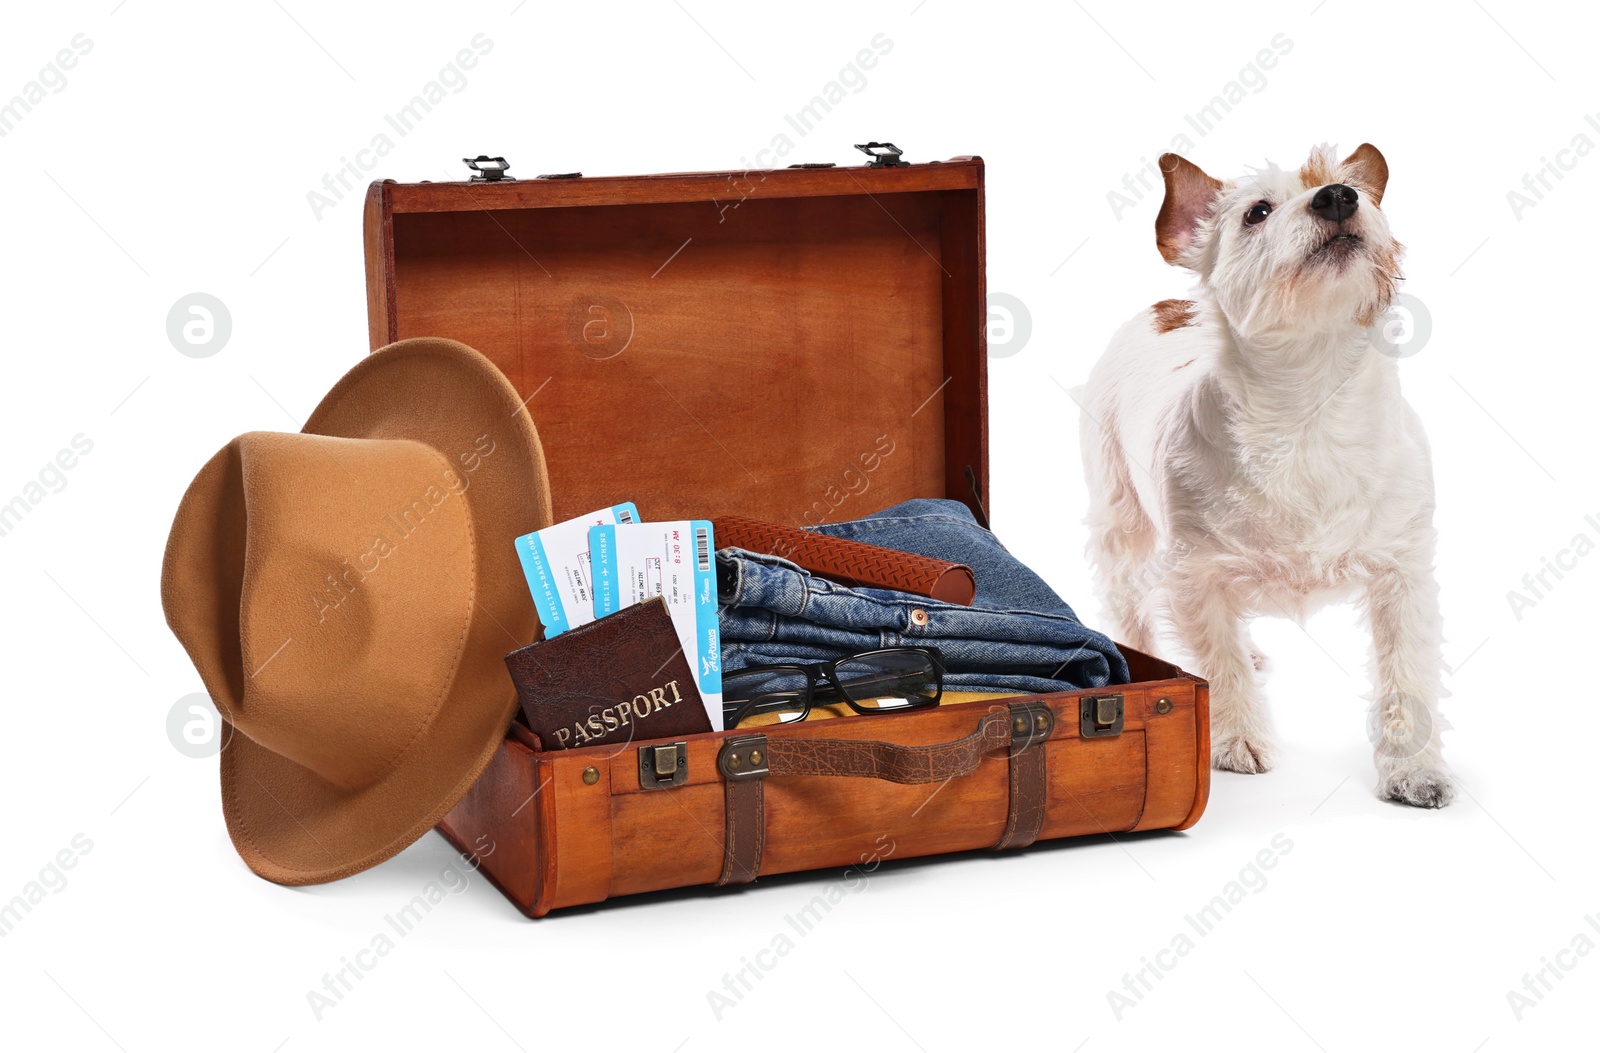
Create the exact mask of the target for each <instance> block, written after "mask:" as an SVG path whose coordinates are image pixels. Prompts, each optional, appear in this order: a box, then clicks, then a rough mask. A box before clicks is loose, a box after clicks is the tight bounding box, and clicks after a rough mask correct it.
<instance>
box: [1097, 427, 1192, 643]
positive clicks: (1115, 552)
mask: <svg viewBox="0 0 1600 1053" xmlns="http://www.w3.org/2000/svg"><path fill="white" fill-rule="evenodd" d="M1083 437H1084V471H1085V474H1086V475H1087V476H1088V482H1089V517H1088V523H1089V549H1088V552H1089V562H1090V564H1091V565H1092V566H1093V567H1094V574H1095V587H1096V589H1097V590H1098V591H1099V593H1100V598H1101V599H1102V600H1103V601H1104V603H1105V606H1106V615H1107V618H1108V619H1109V621H1110V626H1109V628H1110V629H1111V635H1112V637H1113V638H1114V639H1116V640H1117V641H1118V642H1119V643H1124V644H1127V645H1128V646H1129V647H1132V648H1133V649H1134V650H1136V651H1143V652H1144V653H1145V654H1154V653H1155V642H1156V640H1155V632H1154V629H1153V626H1152V622H1151V616H1150V613H1149V612H1150V607H1151V605H1150V603H1149V602H1148V601H1149V598H1150V597H1151V595H1152V594H1153V593H1154V591H1155V590H1156V588H1157V587H1158V586H1159V585H1160V584H1161V579H1162V578H1163V577H1164V576H1165V575H1166V574H1167V573H1168V572H1169V571H1170V569H1171V568H1169V567H1166V566H1164V565H1163V561H1162V560H1161V558H1160V557H1159V555H1158V554H1157V552H1156V530H1155V526H1154V525H1153V524H1152V523H1151V522H1150V518H1149V516H1147V515H1146V514H1145V511H1144V509H1143V508H1142V507H1141V506H1140V504H1139V495H1138V494H1137V493H1136V492H1135V491H1134V489H1133V486H1132V484H1131V482H1130V480H1129V479H1128V465H1127V461H1126V458H1125V457H1124V456H1123V454H1122V451H1121V450H1120V449H1119V448H1118V447H1117V445H1116V443H1115V441H1114V440H1113V439H1112V438H1111V437H1109V436H1106V435H1104V434H1103V433H1101V432H1100V430H1099V428H1098V426H1096V425H1094V424H1092V423H1090V422H1089V421H1088V420H1087V418H1086V419H1085V422H1084V428H1083ZM1091 443H1092V445H1091Z"/></svg>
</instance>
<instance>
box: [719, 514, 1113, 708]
mask: <svg viewBox="0 0 1600 1053" xmlns="http://www.w3.org/2000/svg"><path fill="white" fill-rule="evenodd" d="M814 529H815V530H816V531H817V532H818V533H821V534H829V535H831V536H833V537H841V538H850V539H852V540H855V541H862V542H865V543H867V544H872V545H879V546H882V547H884V548H892V549H897V550H899V551H901V552H914V553H917V554H919V555H923V556H932V557H934V558H936V559H943V560H950V561H952V562H956V563H965V564H966V565H967V566H969V567H971V568H972V573H973V575H974V577H975V578H976V579H977V587H978V589H977V597H976V598H975V599H974V601H973V603H972V606H970V607H963V606H961V605H959V604H953V603H943V602H940V601H938V600H931V599H927V598H925V597H922V596H914V595H911V594H910V593H905V592H896V591H893V590H889V589H867V588H855V589H852V588H846V587H845V586H843V585H840V584H837V583H835V582H832V581H829V580H827V579H826V578H821V577H818V576H816V575H814V574H811V573H809V572H808V571H805V570H803V569H801V568H800V567H798V566H796V565H795V564H793V563H791V562H789V561H788V560H785V559H781V558H779V557H777V556H768V555H758V554H756V553H751V552H746V551H745V550H743V549H737V548H727V549H721V550H719V551H718V552H717V589H718V593H719V595H718V603H719V608H718V613H719V614H720V616H721V627H722V662H723V669H724V671H725V672H732V671H733V670H736V669H743V668H745V667H747V666H753V665H768V664H774V663H779V662H819V661H825V660H827V659H830V658H838V657H841V656H842V655H846V654H853V653H856V652H859V651H870V650H873V649H875V648H879V647H900V646H915V645H925V646H933V647H937V648H939V650H940V652H941V653H942V654H943V655H944V659H945V663H946V665H947V666H948V668H949V671H948V673H947V674H946V675H945V679H944V682H945V687H946V688H947V689H949V690H960V691H985V690H996V691H1001V690H1004V691H1024V692H1046V691H1070V690H1073V689H1076V688H1088V687H1104V686H1105V685H1107V684H1124V683H1127V681H1128V665H1127V662H1126V661H1124V659H1123V657H1122V655H1121V654H1120V653H1119V652H1118V651H1117V648H1116V645H1115V644H1113V643H1112V642H1111V640H1110V639H1109V638H1107V637H1106V636H1104V635H1103V634H1101V633H1098V632H1095V631H1094V630H1093V629H1089V628H1086V627H1084V625H1083V624H1082V623H1081V622H1079V621H1078V618H1077V615H1075V614H1073V612H1072V608H1071V607H1069V606H1067V604H1066V603H1065V602H1064V601H1063V600H1062V599H1061V597H1059V596H1057V595H1056V594H1055V592H1054V590H1052V589H1051V588H1050V586H1049V585H1046V584H1045V583H1044V581H1043V580H1042V579H1041V578H1040V577H1039V576H1038V575H1037V574H1035V573H1034V572H1033V571H1031V570H1029V569H1028V568H1027V567H1025V566H1023V565H1022V563H1020V562H1018V561H1017V559H1016V558H1015V557H1014V556H1012V555H1011V553H1009V552H1007V551H1006V549H1005V546H1004V545H1002V544H1000V541H999V539H998V538H996V537H995V536H994V535H993V534H991V533H990V532H989V531H987V530H985V529H983V528H982V527H980V526H978V524H977V522H976V521H975V520H974V519H973V517H972V513H971V512H970V511H969V510H968V509H967V507H966V506H965V505H963V504H961V503H960V502H959V501H948V500H936V499H920V500H915V501H906V502H905V503H903V504H898V505H895V506H894V507H893V508H887V509H884V510H883V511H882V512H878V513H877V514H875V515H871V516H867V517H866V518H864V519H857V520H852V521H850V522H845V523H829V524H825V525H823V526H820V527H816V528H814ZM916 610H922V611H926V612H927V615H928V617H927V622H926V624H922V625H918V624H917V623H916V622H915V621H913V620H912V612H913V611H916Z"/></svg>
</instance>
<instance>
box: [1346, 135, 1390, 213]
mask: <svg viewBox="0 0 1600 1053" xmlns="http://www.w3.org/2000/svg"><path fill="white" fill-rule="evenodd" d="M1339 172H1340V174H1341V175H1342V176H1343V177H1344V181H1345V182H1346V183H1351V184H1354V185H1355V186H1358V187H1360V188H1361V189H1362V190H1365V191H1366V192H1367V195H1368V196H1369V197H1371V198H1372V203H1373V204H1374V205H1381V204H1383V188H1384V187H1386V186H1388V185H1389V162H1387V161H1385V160H1384V159H1383V155H1382V154H1380V153H1379V152H1378V148H1377V147H1376V146H1373V145H1372V144H1371V143H1362V144H1361V145H1360V146H1358V147H1356V150H1355V153H1353V154H1351V155H1350V156H1349V157H1346V158H1345V159H1344V160H1343V161H1340V162H1339Z"/></svg>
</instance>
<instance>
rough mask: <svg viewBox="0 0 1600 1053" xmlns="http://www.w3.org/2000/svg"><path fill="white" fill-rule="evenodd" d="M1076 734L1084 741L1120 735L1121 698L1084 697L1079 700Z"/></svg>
mask: <svg viewBox="0 0 1600 1053" xmlns="http://www.w3.org/2000/svg"><path fill="white" fill-rule="evenodd" d="M1078 734H1079V735H1080V736H1082V737H1083V738H1086V739H1100V738H1108V737H1110V736H1112V735H1120V734H1122V696H1121V695H1085V696H1084V697H1083V698H1080V699H1079V700H1078Z"/></svg>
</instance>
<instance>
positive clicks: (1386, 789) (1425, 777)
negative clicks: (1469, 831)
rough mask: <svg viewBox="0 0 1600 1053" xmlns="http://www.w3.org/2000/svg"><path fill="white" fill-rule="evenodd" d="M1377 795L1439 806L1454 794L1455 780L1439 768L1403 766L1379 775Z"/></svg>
mask: <svg viewBox="0 0 1600 1053" xmlns="http://www.w3.org/2000/svg"><path fill="white" fill-rule="evenodd" d="M1378 796H1379V797H1382V798H1384V799H1385V800H1390V801H1399V802H1400V803H1401V804H1409V805H1411V806H1412V807H1415V808H1443V807H1444V806H1445V805H1447V804H1449V803H1450V802H1451V801H1453V800H1455V796H1456V781H1455V779H1454V778H1453V777H1452V776H1451V774H1450V773H1449V772H1448V771H1446V770H1444V769H1443V768H1405V769H1401V770H1399V771H1392V772H1389V773H1387V774H1385V775H1383V776H1382V777H1381V778H1380V779H1379V782H1378Z"/></svg>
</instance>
